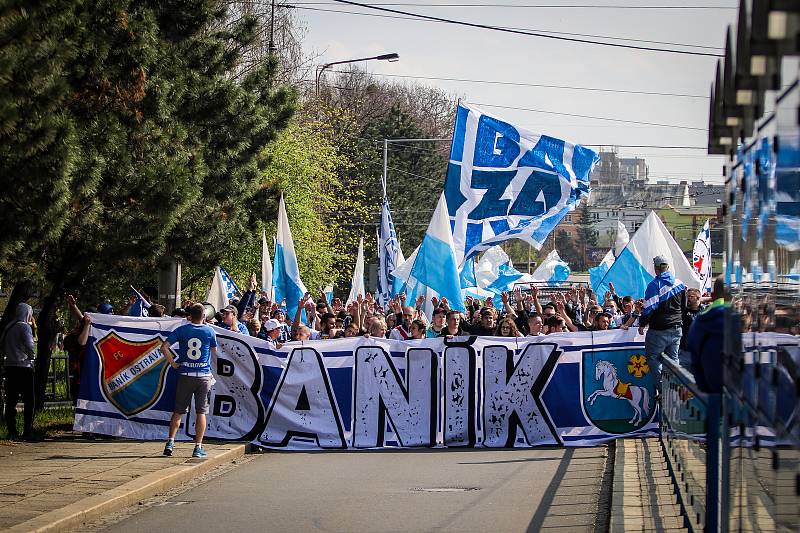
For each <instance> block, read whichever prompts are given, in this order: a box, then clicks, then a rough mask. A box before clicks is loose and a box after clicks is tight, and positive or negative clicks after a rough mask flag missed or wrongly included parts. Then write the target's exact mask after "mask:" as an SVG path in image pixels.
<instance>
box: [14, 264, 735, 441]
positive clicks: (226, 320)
mask: <svg viewBox="0 0 800 533" xmlns="http://www.w3.org/2000/svg"><path fill="white" fill-rule="evenodd" d="M656 260H659V261H660V258H656V259H654V261H656ZM660 266H661V267H662V268H661V270H658V272H660V273H659V277H657V279H656V280H655V281H654V283H656V282H658V280H659V279H660V278H661V277H665V276H667V277H668V275H667V274H665V272H667V271H668V266H667V265H666V263H664V264H662V265H660ZM665 279H667V278H666V277H665ZM715 283H716V284H715V292H714V294H713V295H712V298H710V299H709V298H703V297H701V294H700V291H699V290H697V289H694V288H688V289H685V291H682V292H680V294H679V295H678V296H676V297H677V298H678V299H677V300H675V301H676V302H678V303H674V302H672V301H671V300H665V301H664V302H661V303H659V304H658V308H657V309H656V311H655V312H654V313H653V314H649V315H648V313H645V314H644V315H643V313H642V311H643V309H644V307H645V302H644V301H643V300H641V299H639V300H634V299H633V298H631V297H630V296H625V295H623V296H620V295H618V294H617V293H616V291H615V289H614V286H613V285H610V290H609V291H608V292H606V294H605V295H604V297H603V298H602V300H598V298H597V297H596V296H595V294H594V293H593V292H592V290H591V289H589V288H587V287H584V286H580V287H574V286H573V287H562V288H560V289H558V290H548V291H547V296H546V297H545V296H544V294H543V293H544V292H545V291H544V290H540V289H539V288H538V287H536V286H531V287H530V288H529V289H527V290H526V291H524V292H523V291H522V290H521V289H516V290H514V291H512V292H511V293H502V294H500V295H499V297H498V298H497V299H495V298H494V297H489V298H486V299H477V298H473V297H467V298H466V300H465V302H464V305H465V308H466V312H460V311H457V310H455V309H452V308H451V306H450V303H449V302H448V301H447V299H446V298H441V299H438V298H435V297H434V298H431V301H430V302H426V301H425V299H424V298H423V297H422V296H420V297H417V298H416V299H415V300H414V301H413V302H411V301H408V300H407V297H406V295H405V294H403V293H401V294H399V295H397V296H396V297H394V298H391V300H389V301H388V302H386V305H385V306H384V305H381V304H380V303H379V302H378V301H377V300H376V298H375V297H374V295H373V294H371V293H367V294H365V295H363V296H362V295H359V296H358V297H357V298H356V300H355V301H352V302H348V303H346V304H345V303H343V302H342V300H341V299H339V298H332V299H331V300H329V299H328V298H326V295H325V293H320V294H319V296H318V298H316V299H315V298H313V297H312V295H311V294H309V293H306V294H305V295H304V296H303V298H302V299H301V301H300V302H299V305H298V306H297V312H296V313H295V315H294V316H293V317H289V316H287V310H286V302H285V301H282V302H276V301H273V300H272V299H270V298H269V296H268V295H267V294H268V293H265V292H260V291H258V289H257V283H256V276H255V274H253V275H252V276H251V277H250V279H249V283H248V287H247V290H246V291H245V292H244V293H243V294H241V295H240V297H238V298H234V299H231V300H230V302H229V303H228V304H227V305H225V306H224V307H223V308H222V309H220V310H216V309H213V307H211V306H207V307H206V308H207V310H208V311H209V312H208V313H207V314H206V317H205V322H206V323H208V324H212V325H216V326H218V327H220V328H223V329H228V330H231V331H236V332H238V333H240V334H243V335H251V336H253V337H258V338H260V339H263V340H265V341H267V342H268V343H270V344H272V346H273V347H275V348H279V347H281V346H282V345H283V344H285V343H287V342H292V341H305V340H318V339H319V340H322V339H337V338H344V337H359V336H369V337H385V338H389V339H396V340H411V339H425V338H433V337H449V336H461V335H478V336H496V337H530V336H532V337H537V336H540V335H550V334H554V333H562V332H568V331H569V332H581V331H603V330H609V329H616V328H619V329H623V330H627V329H629V328H631V327H634V328H635V327H638V328H639V332H640V334H642V332H643V328H644V327H645V326H650V330H653V329H654V328H655V330H656V331H655V333H660V332H661V331H662V330H663V331H666V329H664V328H660V327H659V326H665V327H667V326H668V327H669V328H676V329H677V331H675V334H674V337H675V343H676V346H677V343H678V339H680V353H681V355H682V357H680V364H681V365H682V366H690V367H692V368H695V367H697V366H698V364H697V362H696V361H689V360H685V359H684V357H683V356H685V355H686V354H687V352H686V351H685V350H684V348H687V349H688V350H689V351H692V346H691V344H690V343H691V339H690V337H691V336H689V337H687V333H688V332H689V330H690V327H691V325H692V322H693V321H694V319H695V317H696V316H698V315H700V314H701V312H702V311H703V309H704V306H703V300H706V301H711V300H713V301H714V303H712V305H711V306H710V307H711V308H713V307H715V305H718V304H720V303H721V302H723V300H722V294H723V293H724V286H723V284H722V281H721V280H717V282H715ZM717 285H719V287H717ZM717 293H718V294H717ZM540 295H541V297H540ZM714 298H717V300H714ZM678 300H679V301H678ZM671 302H672V303H671ZM142 303H143V297H142V296H141V295H140V294H138V293H135V294H134V295H132V296H131V297H130V298H129V300H128V303H127V305H126V306H125V307H124V308H123V309H122V310H121V312H120V313H119V314H122V315H136V314H137V313H138V311H137V307H136V306H141V305H142ZM194 303H196V302H191V301H188V302H184V303H183V306H182V307H178V308H177V309H175V310H174V311H173V312H172V314H171V316H173V317H182V318H187V319H188V317H189V315H190V308H191V306H192V305H193V304H194ZM66 304H67V308H68V309H69V313H70V314H71V315H72V317H73V318H74V319H75V321H76V326H75V327H74V328H73V329H72V331H70V332H69V333H67V334H66V335H64V336H63V337H62V338H61V339H60V340H59V345H60V346H62V347H63V349H64V351H66V352H67V353H68V354H69V366H70V372H69V374H70V376H71V383H70V397H71V398H72V399H73V400H74V399H75V398H77V396H78V390H79V387H80V375H81V372H80V366H81V361H82V359H83V355H84V352H85V346H86V343H87V341H88V337H89V330H90V325H91V318H90V314H89V313H93V312H95V313H101V314H114V309H113V306H112V305H111V304H109V303H103V304H101V305H99V306H97V307H96V308H87V309H86V310H85V312H83V311H81V310H80V308H79V307H78V302H77V301H76V299H75V298H74V297H73V296H71V295H70V296H67V299H66ZM426 309H427V311H426ZM17 311H18V314H20V315H25V317H28V318H26V319H24V320H23V319H20V320H18V321H16V322H13V323H11V324H9V326H7V328H6V330H5V331H3V332H2V335H0V344H2V345H3V346H0V348H4V349H5V351H6V353H7V354H8V353H14V354H17V353H18V354H19V357H17V358H16V359H14V358H8V357H7V360H6V364H5V366H6V367H7V368H6V372H7V373H8V371H9V370H8V367H12V368H11V371H12V372H13V371H19V372H27V373H30V375H31V379H32V374H33V369H32V355H33V337H34V335H35V333H34V328H35V322H34V321H33V318H32V316H30V314H31V313H30V307H29V306H27V304H20V306H19V309H17ZM26 313H28V314H27V315H26ZM147 315H148V316H150V317H160V316H165V308H164V307H163V306H161V305H158V304H149V303H148V309H147ZM25 317H23V318H25ZM655 317H659V318H658V319H657V321H655V322H654V318H655ZM664 317H667V318H666V319H665V318H664ZM658 321H660V322H658ZM661 322H663V324H661ZM15 324H20V326H19V328H20V329H19V331H18V332H16V330H13V328H14V327H15ZM28 324H29V325H30V327H28V329H24V327H26V326H27V325H28ZM712 329H713V328H712ZM12 331H14V332H16V333H15V335H17V336H18V337H20V339H22V340H15V339H16V338H15V337H13V336H12V335H9V334H10V333H11V332H12ZM650 333H652V332H650V331H649V332H648V335H649V334H650ZM655 333H654V335H655ZM671 335H672V334H671ZM23 337H24V338H23ZM648 338H649V336H648ZM687 339H689V341H688V342H689V343H687ZM23 341H24V342H23ZM645 344H646V346H645V348H646V350H647V349H648V345H647V342H646V343H645ZM17 346H19V349H17V348H16V347H17ZM15 350H16V351H15ZM649 351H653V352H654V353H652V354H651V353H649ZM649 351H648V359H651V358H652V359H653V360H654V362H655V361H656V360H657V359H658V357H659V354H658V353H655V352H661V351H662V349H661V348H659V349H656V350H649ZM675 351H676V352H677V351H678V350H677V348H676V349H675ZM694 351H698V352H699V351H702V350H694ZM664 353H667V352H666V351H665V352H664ZM667 355H669V356H670V357H672V358H673V359H675V360H676V362H677V359H678V357H677V353H676V354H672V353H667ZM687 357H688V356H687ZM714 357H716V356H715V355H714V354H711V358H712V359H713V358H714ZM692 363H694V364H692ZM659 366H660V365H659ZM25 377H26V383H27V381H29V380H27V377H28V376H27V374H25ZM18 381H20V380H18ZM20 382H21V381H20ZM22 389H24V390H22ZM22 389H20V391H18V392H19V395H23V393H25V394H26V395H27V394H28V391H29V390H30V389H32V387H28V386H25V387H23V388H22ZM12 392H14V391H12ZM12 396H13V398H12V400H14V403H16V396H17V394H16V393H14V394H13V395H12ZM26 403H27V402H26ZM7 411H8V410H7ZM7 414H8V413H7ZM25 414H26V430H29V428H30V418H31V416H32V412H29V410H28V409H27V408H26V411H25ZM10 422H11V420H9V423H10Z"/></svg>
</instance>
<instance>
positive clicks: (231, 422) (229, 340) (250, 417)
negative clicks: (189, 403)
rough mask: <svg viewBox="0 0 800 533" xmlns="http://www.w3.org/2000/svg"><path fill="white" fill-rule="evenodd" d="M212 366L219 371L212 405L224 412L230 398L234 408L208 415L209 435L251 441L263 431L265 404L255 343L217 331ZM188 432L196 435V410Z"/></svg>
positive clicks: (189, 423) (231, 405) (231, 406)
mask: <svg viewBox="0 0 800 533" xmlns="http://www.w3.org/2000/svg"><path fill="white" fill-rule="evenodd" d="M211 368H212V369H213V370H214V371H215V372H216V383H214V385H212V387H211V401H210V403H211V405H212V406H216V405H218V402H217V398H221V402H222V403H221V404H219V405H221V407H222V409H223V412H225V407H226V403H227V402H228V400H230V399H231V398H232V399H233V402H231V403H230V405H229V407H230V408H231V411H230V412H228V413H227V414H225V415H224V416H210V417H208V418H207V422H208V425H207V426H206V437H207V438H214V439H222V440H243V441H251V440H254V439H256V438H258V435H259V433H261V428H262V427H263V426H262V425H261V421H262V420H263V419H264V405H263V404H262V403H261V397H260V396H259V394H258V393H259V391H260V390H261V381H262V379H261V365H260V364H259V363H258V357H257V356H256V353H255V352H254V351H253V347H252V346H251V345H249V344H248V343H247V342H244V341H243V340H241V339H238V338H234V337H232V336H228V335H227V334H224V333H217V353H216V355H212V358H211ZM215 414H216V413H215ZM186 420H187V422H186V434H187V435H188V436H190V437H194V427H195V422H196V421H195V412H194V409H190V410H189V415H188V416H187V419H186Z"/></svg>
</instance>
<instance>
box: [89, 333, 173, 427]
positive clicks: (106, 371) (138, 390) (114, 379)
mask: <svg viewBox="0 0 800 533" xmlns="http://www.w3.org/2000/svg"><path fill="white" fill-rule="evenodd" d="M160 344H161V339H160V338H154V339H151V340H148V341H142V342H134V341H129V340H126V339H123V338H122V337H120V336H119V335H117V333H116V332H111V333H109V334H108V335H106V336H105V337H104V338H102V339H101V340H99V341H98V342H97V346H96V349H97V354H98V355H99V356H100V369H101V372H102V374H101V376H102V379H101V382H102V390H103V395H104V396H105V397H106V399H107V400H108V401H109V402H111V403H112V404H113V405H114V406H115V407H116V408H117V409H118V410H119V412H120V413H122V414H123V415H125V416H127V417H131V416H134V415H136V414H138V413H141V412H142V411H144V410H145V409H147V408H148V407H150V406H151V405H153V404H154V403H156V401H157V400H158V398H159V397H160V396H161V391H162V390H163V388H164V374H165V372H166V369H167V360H166V358H165V357H164V355H163V354H162V353H161V350H160V349H159V348H158V346H159V345H160Z"/></svg>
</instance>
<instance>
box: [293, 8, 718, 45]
mask: <svg viewBox="0 0 800 533" xmlns="http://www.w3.org/2000/svg"><path fill="white" fill-rule="evenodd" d="M370 5H378V4H370ZM300 6H301V4H290V5H287V6H286V7H287V8H290V9H304V10H306V11H322V12H325V13H344V14H346V15H360V16H365V17H378V18H387V19H397V20H418V19H417V18H415V17H400V16H396V15H378V14H377V13H361V12H360V11H346V10H342V9H322V8H314V7H300ZM429 22H438V21H435V20H432V21H429ZM497 28H503V29H507V30H519V31H528V32H530V31H534V32H539V33H545V34H548V35H569V36H572V37H592V38H599V39H611V40H613V41H628V42H632V43H647V44H665V45H670V46H683V47H688V48H701V49H706V50H720V51H722V50H724V48H722V47H719V46H707V45H702V44H687V43H675V42H671V41H652V40H649V39H634V38H632V37H614V36H613V35H598V34H593V33H571V32H566V31H555V30H542V29H536V28H518V27H514V26H497Z"/></svg>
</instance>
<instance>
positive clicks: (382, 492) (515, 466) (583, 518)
mask: <svg viewBox="0 0 800 533" xmlns="http://www.w3.org/2000/svg"><path fill="white" fill-rule="evenodd" d="M606 451H607V450H606V448H605V447H599V448H587V449H574V448H567V449H564V448H561V449H559V448H549V449H542V448H537V449H519V450H491V451H487V450H466V451H455V450H405V451H358V452H313V453H299V452H293V453H280V452H272V453H265V454H263V455H260V456H258V457H256V458H255V459H254V460H251V461H248V462H247V463H245V464H244V465H242V466H240V467H237V468H234V469H232V470H231V471H230V472H228V473H227V474H225V475H223V476H221V477H218V478H215V479H212V480H210V481H209V482H207V483H205V484H203V485H200V486H197V487H194V488H192V489H190V490H187V491H186V492H183V493H181V494H178V495H177V496H172V497H171V498H167V499H165V502H164V504H163V505H156V506H151V507H149V508H147V509H146V510H145V511H142V512H140V513H137V514H135V515H133V516H131V517H129V518H127V519H125V520H123V521H121V522H119V523H117V524H115V525H113V526H111V527H110V528H109V529H107V531H118V532H132V531H136V532H152V533H156V532H161V531H170V532H173V531H174V532H178V531H187V532H193V533H200V532H205V531H208V532H220V531H223V532H233V531H270V532H272V531H278V532H281V531H344V532H370V533H376V532H382V533H383V532H386V533H388V532H411V531H453V532H472V531H502V532H515V531H548V530H549V531H553V532H556V531H557V532H563V531H594V527H595V524H596V523H600V524H603V523H604V522H603V518H602V516H601V517H600V518H599V519H598V499H599V498H600V493H601V480H602V478H603V472H604V468H605V458H606ZM609 483H610V480H608V479H606V480H605V482H604V483H603V485H605V486H607V485H608V484H609ZM601 507H602V506H601ZM601 529H604V528H603V526H601Z"/></svg>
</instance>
